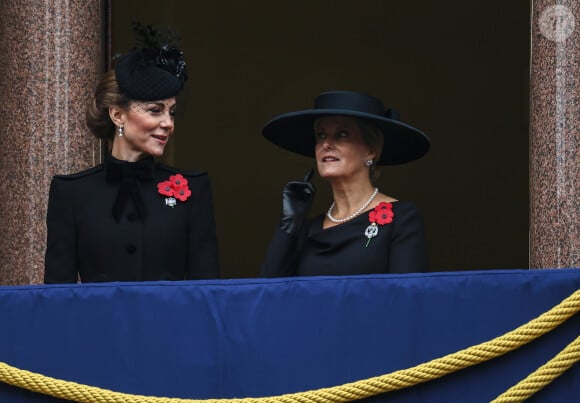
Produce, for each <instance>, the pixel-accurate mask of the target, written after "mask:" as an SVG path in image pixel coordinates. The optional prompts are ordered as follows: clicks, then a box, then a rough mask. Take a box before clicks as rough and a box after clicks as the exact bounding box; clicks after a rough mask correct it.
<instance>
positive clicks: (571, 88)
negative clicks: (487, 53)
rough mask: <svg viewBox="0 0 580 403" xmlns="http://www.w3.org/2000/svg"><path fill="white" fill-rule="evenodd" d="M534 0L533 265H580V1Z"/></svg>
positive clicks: (531, 186)
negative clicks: (579, 146)
mask: <svg viewBox="0 0 580 403" xmlns="http://www.w3.org/2000/svg"><path fill="white" fill-rule="evenodd" d="M556 3H558V4H556ZM532 4H533V9H532V55H531V56H532V60H531V86H530V88H531V91H530V115H531V116H530V267H531V268H566V267H580V258H579V256H580V255H579V254H580V243H579V235H580V232H579V223H580V210H579V208H580V207H579V206H580V203H579V199H578V165H579V164H578V162H579V156H578V151H579V150H578V140H579V133H580V132H579V131H580V97H579V94H580V23H579V16H580V2H578V1H577V0H568V1H558V2H556V1H554V0H539V1H534V2H533V3H532Z"/></svg>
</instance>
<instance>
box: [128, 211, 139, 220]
mask: <svg viewBox="0 0 580 403" xmlns="http://www.w3.org/2000/svg"><path fill="white" fill-rule="evenodd" d="M127 221H129V222H134V221H137V213H135V212H131V213H129V214H127Z"/></svg>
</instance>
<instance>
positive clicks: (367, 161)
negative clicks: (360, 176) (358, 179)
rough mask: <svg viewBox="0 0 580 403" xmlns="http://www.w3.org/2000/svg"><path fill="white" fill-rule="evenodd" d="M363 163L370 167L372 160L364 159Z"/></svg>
mask: <svg viewBox="0 0 580 403" xmlns="http://www.w3.org/2000/svg"><path fill="white" fill-rule="evenodd" d="M365 165H366V166H367V167H370V166H371V165H373V160H366V161H365Z"/></svg>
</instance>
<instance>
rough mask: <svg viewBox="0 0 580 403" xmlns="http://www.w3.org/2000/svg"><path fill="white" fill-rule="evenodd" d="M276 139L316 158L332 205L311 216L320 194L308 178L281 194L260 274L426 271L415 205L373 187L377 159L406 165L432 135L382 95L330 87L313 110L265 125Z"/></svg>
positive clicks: (422, 150) (267, 134) (423, 151)
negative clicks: (277, 222)
mask: <svg viewBox="0 0 580 403" xmlns="http://www.w3.org/2000/svg"><path fill="white" fill-rule="evenodd" d="M263 134H264V136H265V137H266V138H267V139H268V140H270V141H271V142H273V143H274V144H276V145H278V146H280V147H282V148H284V149H286V150H289V151H292V152H295V153H298V154H302V155H306V156H310V157H314V158H315V159H316V166H317V170H318V174H319V175H320V176H321V177H322V178H323V179H325V180H326V181H327V182H329V183H330V185H331V187H332V194H333V197H334V200H333V201H332V202H330V203H329V204H330V207H329V208H328V210H327V211H326V212H325V213H324V214H321V215H319V216H317V217H314V218H308V215H309V211H310V207H311V205H312V201H313V198H314V195H315V189H314V186H313V185H312V184H311V183H310V177H311V175H312V171H311V172H309V173H308V174H307V175H306V177H305V178H304V180H302V181H292V182H290V183H288V184H287V185H286V186H285V188H284V190H283V194H282V221H281V224H280V227H279V228H278V229H277V230H276V233H275V235H274V238H273V239H272V241H271V243H270V246H269V248H268V252H267V256H266V260H265V262H264V264H263V266H262V275H264V276H267V277H274V276H312V275H348V274H370V273H409V272H424V271H427V268H428V263H427V247H426V242H425V237H424V233H423V220H422V217H421V215H420V213H419V212H418V210H417V208H416V206H415V205H414V204H413V203H411V202H407V201H400V200H397V199H396V198H394V197H392V196H388V195H386V194H384V193H382V192H381V191H380V190H379V189H378V188H377V187H375V186H373V178H374V176H375V175H376V168H375V167H376V166H377V165H393V164H403V163H407V162H410V161H413V160H416V159H418V158H421V157H422V156H423V155H425V154H426V153H427V151H428V150H429V147H430V141H429V139H428V137H427V136H426V135H425V134H423V133H422V132H421V131H419V130H418V129H416V128H414V127H412V126H409V125H407V124H405V123H402V122H401V121H400V120H399V119H398V116H397V113H396V112H395V111H393V110H391V109H388V110H385V107H384V105H383V103H382V101H380V100H379V99H377V98H375V97H371V96H369V95H366V94H363V93H360V92H354V91H330V92H325V93H322V94H320V95H319V96H318V97H317V98H316V99H315V104H314V108H313V109H308V110H302V111H298V112H291V113H285V114H282V115H279V116H277V117H275V118H273V119H272V120H270V121H269V122H268V123H266V125H265V126H264V128H263Z"/></svg>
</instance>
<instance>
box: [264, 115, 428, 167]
mask: <svg viewBox="0 0 580 403" xmlns="http://www.w3.org/2000/svg"><path fill="white" fill-rule="evenodd" d="M328 115H341V116H349V117H356V118H360V119H364V120H367V121H370V122H371V123H374V124H375V125H376V126H378V127H379V128H380V129H381V130H382V132H383V135H384V146H383V150H382V153H381V158H380V160H379V161H377V162H376V163H377V165H397V164H404V163H407V162H411V161H414V160H417V159H419V158H421V157H423V156H424V155H425V154H426V153H427V152H428V151H429V148H430V146H431V142H430V140H429V138H428V137H427V136H426V135H425V134H424V133H422V132H421V131H420V130H418V129H416V128H414V127H412V126H409V125H407V124H405V123H402V122H399V121H397V120H393V119H389V118H383V117H380V116H377V115H373V114H370V113H364V112H357V111H352V110H343V109H308V110H303V111H297V112H290V113H285V114H282V115H278V116H276V117H275V118H273V119H271V120H270V121H269V122H267V123H266V124H265V125H264V127H263V129H262V134H263V135H264V137H265V138H266V139H268V140H269V141H271V142H272V143H274V144H276V145H277V146H279V147H282V148H283V149H285V150H288V151H292V152H294V153H298V154H301V155H305V156H307V157H314V147H315V139H314V121H315V120H316V119H317V118H319V117H322V116H328Z"/></svg>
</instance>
